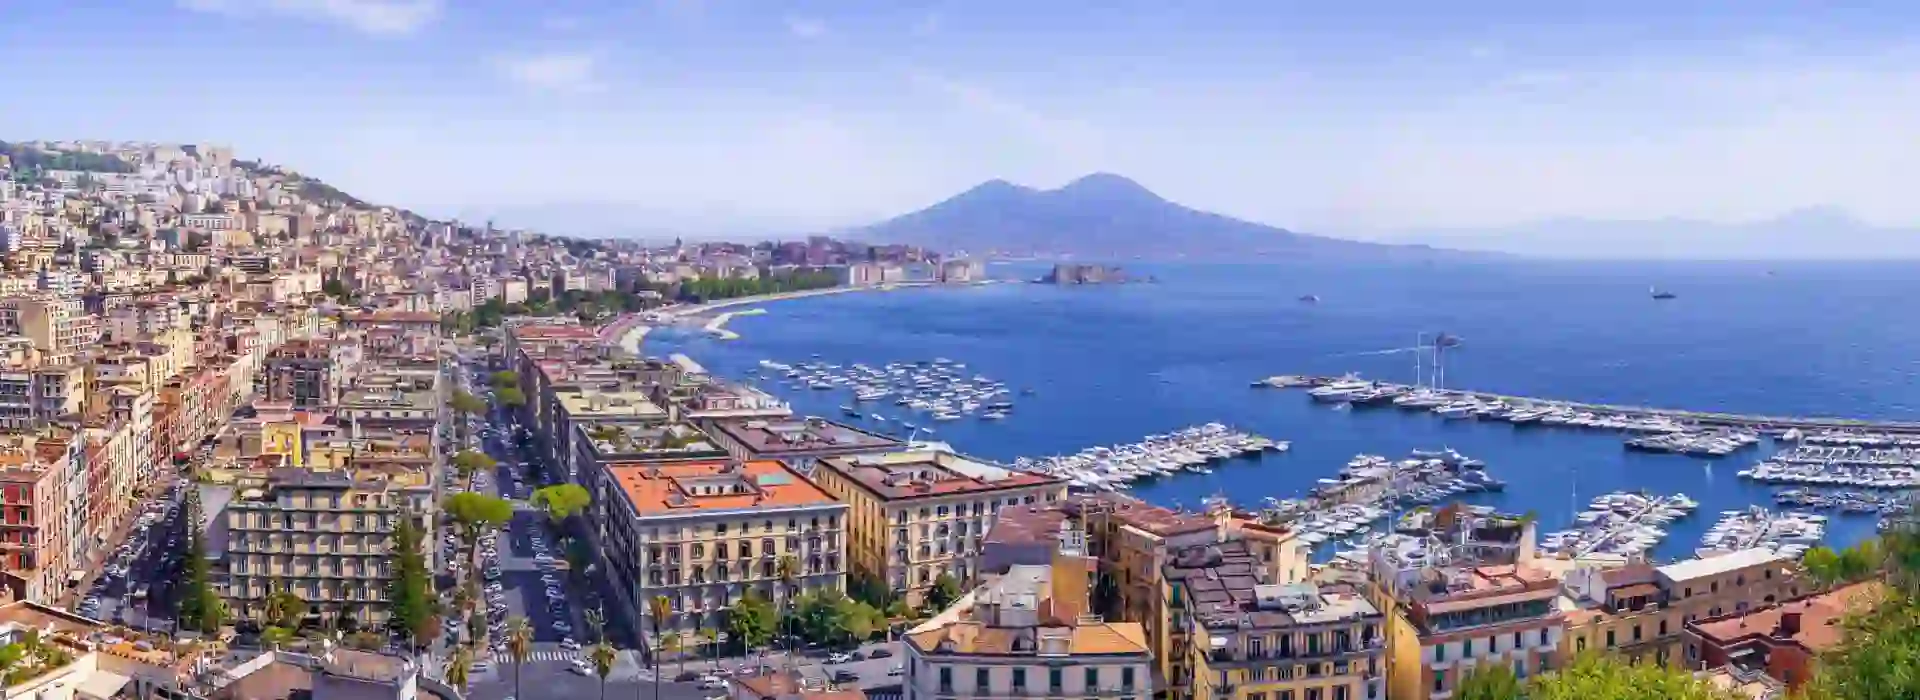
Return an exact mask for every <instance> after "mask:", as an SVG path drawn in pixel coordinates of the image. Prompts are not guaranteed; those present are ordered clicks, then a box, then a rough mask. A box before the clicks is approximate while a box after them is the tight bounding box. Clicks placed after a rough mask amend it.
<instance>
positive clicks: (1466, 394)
mask: <svg viewBox="0 0 1920 700" xmlns="http://www.w3.org/2000/svg"><path fill="white" fill-rule="evenodd" d="M1355 381H1356V380H1355V378H1354V377H1351V376H1347V377H1327V376H1311V375H1281V376H1277V377H1272V378H1269V379H1267V380H1262V381H1259V382H1255V385H1256V386H1260V387H1272V388H1306V389H1320V388H1326V387H1330V386H1334V385H1338V384H1343V383H1353V382H1355ZM1365 384H1367V385H1368V386H1369V387H1370V389H1371V390H1372V391H1376V392H1380V393H1383V394H1389V395H1406V394H1413V393H1415V392H1429V393H1434V394H1441V395H1445V396H1450V397H1459V398H1460V399H1468V400H1474V401H1480V402H1495V403H1500V404H1505V405H1508V406H1513V407H1532V408H1537V409H1556V410H1573V411H1580V412H1590V413H1605V414H1611V415H1615V416H1620V417H1623V418H1626V419H1629V420H1643V421H1672V422H1676V423H1682V424H1685V425H1688V426H1692V427H1696V428H1739V429H1747V430H1756V431H1762V432H1767V433H1771V434H1776V435H1777V434H1780V433H1785V432H1787V431H1796V430H1797V431H1802V432H1806V431H1823V432H1827V433H1849V434H1859V433H1867V434H1870V435H1869V436H1868V437H1867V438H1866V439H1868V440H1872V441H1880V440H1889V441H1896V442H1897V441H1898V440H1899V439H1900V438H1901V437H1916V436H1920V422H1915V421H1891V420H1871V419H1861V418H1830V417H1803V416H1767V415H1751V414H1739V413H1720V412H1714V411H1691V410H1685V409H1672V408H1653V407H1648V406H1623V405H1618V404H1604V403H1587V402H1581V401H1566V400H1560V399H1546V398H1539V397H1532V396H1515V395H1511V394H1498V393H1494V392H1488V391H1472V390H1465V389H1445V390H1436V389H1431V388H1427V387H1414V386H1409V385H1405V384H1395V383H1391V382H1365ZM1356 395H1358V394H1356ZM1316 398H1318V397H1316ZM1481 417H1486V416H1481ZM1826 439H1828V440H1832V437H1830V436H1827V437H1826Z"/></svg>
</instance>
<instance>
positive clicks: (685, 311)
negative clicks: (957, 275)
mask: <svg viewBox="0 0 1920 700" xmlns="http://www.w3.org/2000/svg"><path fill="white" fill-rule="evenodd" d="M932 286H937V283H934V282H891V283H888V284H875V285H860V286H841V287H827V288H825V289H806V290H801V291H797V292H778V293H775V294H760V295H756V296H750V297H738V298H734V299H721V300H718V301H712V302H707V303H703V304H694V305H691V306H680V307H670V308H666V309H661V310H660V312H659V313H660V314H662V315H665V316H670V317H673V318H687V317H692V316H699V315H701V314H704V313H707V312H710V311H718V310H721V309H728V308H732V307H735V306H747V305H750V304H759V303H763V302H770V301H785V300H788V299H805V298H807V297H820V296H827V295H829V294H846V293H848V292H885V291H890V290H893V289H899V288H907V287H932Z"/></svg>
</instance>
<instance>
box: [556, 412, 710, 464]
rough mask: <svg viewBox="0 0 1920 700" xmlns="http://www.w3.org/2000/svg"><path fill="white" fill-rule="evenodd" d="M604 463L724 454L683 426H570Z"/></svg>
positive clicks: (703, 435)
mask: <svg viewBox="0 0 1920 700" xmlns="http://www.w3.org/2000/svg"><path fill="white" fill-rule="evenodd" d="M574 425H575V426H576V429H577V430H579V431H580V434H581V435H584V436H586V438H587V440H588V441H589V442H590V443H591V444H592V445H593V451H594V452H595V453H596V454H599V455H601V456H602V457H603V458H606V459H623V460H624V459H700V458H705V457H719V456H721V455H724V454H726V450H722V449H720V447H719V446H718V445H715V444H714V443H713V439H712V438H709V437H707V434H706V433H703V432H700V429H699V428H695V427H693V426H691V425H688V424H686V423H632V422H626V421H617V420H588V421H579V422H576V423H575V424H574Z"/></svg>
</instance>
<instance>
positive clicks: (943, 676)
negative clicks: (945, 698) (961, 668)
mask: <svg viewBox="0 0 1920 700" xmlns="http://www.w3.org/2000/svg"><path fill="white" fill-rule="evenodd" d="M982 672H983V673H984V672H985V670H984V669H982ZM940 692H942V693H951V692H953V668H952V667H951V666H941V667H940Z"/></svg>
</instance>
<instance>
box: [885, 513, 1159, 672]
mask: <svg viewBox="0 0 1920 700" xmlns="http://www.w3.org/2000/svg"><path fill="white" fill-rule="evenodd" d="M1095 571H1096V565H1095V562H1094V561H1093V559H1092V558H1091V557H1090V556H1089V555H1088V554H1087V551H1086V535H1085V533H1082V532H1080V531H1078V530H1072V529H1066V530H1062V531H1060V532H1059V533H1058V542H1057V549H1056V550H1055V551H1054V560H1053V562H1052V563H1050V564H1046V565H1032V564H1015V565H1013V566H1011V567H1009V568H1008V570H1007V571H1006V572H1005V573H1003V574H1002V573H996V574H992V575H990V576H988V577H987V580H986V581H985V582H984V583H982V584H981V585H980V586H979V587H978V588H976V589H974V590H973V591H972V592H971V593H969V594H967V595H965V596H963V597H962V598H961V599H960V600H959V601H956V602H955V603H954V604H953V605H951V606H949V607H948V609H947V610H945V611H943V612H941V613H940V614H938V615H936V616H935V617H934V618H933V619H931V620H928V621H927V622H924V623H922V624H920V625H919V626H918V627H915V628H913V629H912V630H909V631H908V632H907V634H906V635H905V637H904V639H903V641H904V642H905V643H904V644H902V645H901V646H902V648H903V649H904V651H905V654H906V660H905V662H904V664H903V665H904V666H905V669H904V671H905V674H904V678H903V681H902V684H901V687H902V696H903V697H904V698H905V700H942V699H945V698H958V697H974V698H1013V697H1030V698H1062V699H1065V698H1076V699H1078V698H1097V699H1099V700H1142V699H1144V698H1151V697H1153V695H1154V687H1153V654H1152V649H1151V647H1149V646H1148V644H1147V639H1146V633H1145V632H1144V631H1143V630H1142V629H1141V626H1140V624H1139V623H1137V622H1107V621H1105V620H1104V619H1102V618H1101V617H1100V616H1099V615H1098V614H1095V613H1093V611H1092V609H1091V607H1090V602H1091V598H1092V579H1093V576H1094V575H1095Z"/></svg>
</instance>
